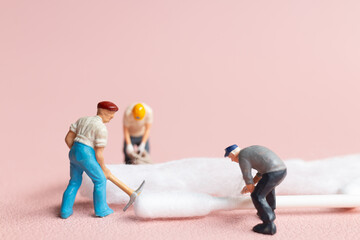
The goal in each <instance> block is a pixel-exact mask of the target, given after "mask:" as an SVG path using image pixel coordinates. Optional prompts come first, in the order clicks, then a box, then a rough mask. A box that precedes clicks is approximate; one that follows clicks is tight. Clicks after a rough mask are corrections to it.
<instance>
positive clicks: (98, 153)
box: [95, 147, 111, 179]
mask: <svg viewBox="0 0 360 240" xmlns="http://www.w3.org/2000/svg"><path fill="white" fill-rule="evenodd" d="M104 149H105V147H95V157H96V160H97V161H98V163H99V165H100V167H101V169H102V170H103V172H104V174H105V177H106V179H108V178H109V177H110V176H111V172H110V170H109V169H108V168H107V167H106V165H105V159H104Z"/></svg>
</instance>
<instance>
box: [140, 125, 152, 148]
mask: <svg viewBox="0 0 360 240" xmlns="http://www.w3.org/2000/svg"><path fill="white" fill-rule="evenodd" d="M150 128H151V123H147V124H145V133H144V136H143V137H142V139H141V142H142V143H144V144H145V143H146V141H147V140H148V139H149V135H150Z"/></svg>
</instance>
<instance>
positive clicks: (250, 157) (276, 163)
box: [224, 144, 286, 235]
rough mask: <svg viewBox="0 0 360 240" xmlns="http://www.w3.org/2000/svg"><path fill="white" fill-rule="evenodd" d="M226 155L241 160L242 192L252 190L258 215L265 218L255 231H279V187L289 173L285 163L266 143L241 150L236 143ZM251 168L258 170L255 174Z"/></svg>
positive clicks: (238, 161)
mask: <svg viewBox="0 0 360 240" xmlns="http://www.w3.org/2000/svg"><path fill="white" fill-rule="evenodd" d="M224 157H229V158H231V161H233V162H237V163H239V165H240V168H241V172H242V174H243V178H244V181H245V183H246V186H245V187H244V188H243V190H242V191H241V193H242V194H245V193H248V192H249V193H251V199H252V201H253V203H254V206H255V208H256V210H257V215H258V216H259V217H260V219H261V220H262V221H263V223H261V224H258V225H256V226H255V227H254V228H253V231H254V232H257V233H262V234H269V235H273V234H275V233H276V226H275V224H274V220H275V212H274V210H275V208H276V199H275V187H276V186H277V185H279V184H280V183H281V182H282V181H283V179H284V178H285V176H286V166H285V163H284V162H283V161H282V160H281V159H280V158H279V157H278V156H277V155H276V154H275V153H274V152H272V151H271V150H270V149H268V148H266V147H262V146H250V147H247V148H244V149H242V150H241V149H240V148H239V147H238V146H237V145H236V144H234V145H231V146H229V147H227V148H226V149H225V156H224ZM251 169H255V170H257V171H258V172H257V174H256V175H255V177H254V178H253V177H252V175H251ZM255 184H257V185H256V186H255Z"/></svg>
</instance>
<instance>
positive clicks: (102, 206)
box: [60, 142, 114, 218]
mask: <svg viewBox="0 0 360 240" xmlns="http://www.w3.org/2000/svg"><path fill="white" fill-rule="evenodd" d="M69 159H70V181H69V185H68V186H67V188H66V190H65V192H64V195H63V199H62V204H61V212H60V214H61V217H62V218H68V217H69V216H70V215H71V214H72V213H73V210H72V209H73V205H74V202H75V197H76V193H77V191H78V190H79V188H80V185H81V182H82V174H83V172H84V171H85V172H86V174H87V175H88V176H89V177H90V178H91V180H92V182H93V183H94V192H93V201H94V209H95V215H96V216H99V217H105V216H107V215H109V214H111V213H113V212H114V211H113V210H112V209H111V208H109V206H108V205H107V203H106V178H105V175H104V172H103V171H102V169H101V167H100V165H99V163H98V162H97V161H96V157H95V151H94V149H93V148H92V147H90V146H87V145H85V144H82V143H79V142H74V145H73V146H72V148H71V150H70V152H69Z"/></svg>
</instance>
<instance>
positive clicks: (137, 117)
mask: <svg viewBox="0 0 360 240" xmlns="http://www.w3.org/2000/svg"><path fill="white" fill-rule="evenodd" d="M152 123H153V111H152V109H151V108H150V107H149V106H148V105H146V104H145V103H133V104H131V105H130V106H128V107H127V108H126V109H125V112H124V118H123V124H124V154H125V163H126V164H133V162H132V157H131V156H133V155H134V154H139V155H141V154H143V153H144V152H145V151H146V152H148V153H149V152H150V147H149V135H150V128H151V125H152ZM134 146H137V150H136V151H135V149H134Z"/></svg>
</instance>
